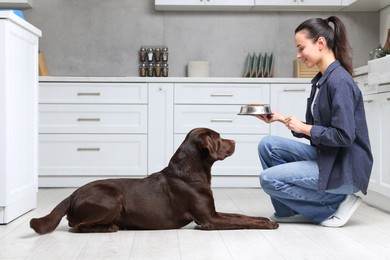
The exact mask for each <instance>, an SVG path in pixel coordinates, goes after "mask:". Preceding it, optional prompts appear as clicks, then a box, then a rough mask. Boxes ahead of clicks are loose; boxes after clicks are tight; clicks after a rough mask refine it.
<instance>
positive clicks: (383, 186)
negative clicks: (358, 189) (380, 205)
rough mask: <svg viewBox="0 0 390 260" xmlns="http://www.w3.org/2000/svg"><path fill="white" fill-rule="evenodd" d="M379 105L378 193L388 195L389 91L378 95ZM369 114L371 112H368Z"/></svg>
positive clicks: (389, 171)
mask: <svg viewBox="0 0 390 260" xmlns="http://www.w3.org/2000/svg"><path fill="white" fill-rule="evenodd" d="M379 105H380V122H381V125H380V146H381V150H380V159H379V163H380V165H381V169H380V171H379V181H380V190H379V191H380V193H382V194H383V195H385V196H386V197H390V161H389V158H390V146H389V144H390V135H389V132H390V117H389V115H390V93H383V94H381V95H380V96H379ZM370 116H371V114H370Z"/></svg>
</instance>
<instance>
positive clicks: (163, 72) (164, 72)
mask: <svg viewBox="0 0 390 260" xmlns="http://www.w3.org/2000/svg"><path fill="white" fill-rule="evenodd" d="M168 72H169V67H168V63H163V64H162V70H161V75H162V76H163V77H168Z"/></svg>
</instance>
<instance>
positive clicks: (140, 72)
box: [139, 63, 147, 77]
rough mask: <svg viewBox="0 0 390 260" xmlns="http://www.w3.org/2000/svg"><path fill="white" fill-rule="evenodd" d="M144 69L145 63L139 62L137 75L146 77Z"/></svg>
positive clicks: (145, 69)
mask: <svg viewBox="0 0 390 260" xmlns="http://www.w3.org/2000/svg"><path fill="white" fill-rule="evenodd" d="M146 71H147V68H146V64H145V63H141V64H140V65H139V76H140V77H146Z"/></svg>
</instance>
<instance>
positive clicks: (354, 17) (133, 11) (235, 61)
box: [24, 0, 380, 77]
mask: <svg viewBox="0 0 390 260" xmlns="http://www.w3.org/2000/svg"><path fill="white" fill-rule="evenodd" d="M24 14H25V17H26V20H27V21H29V22H30V23H32V24H33V25H35V26H36V27H38V28H39V29H41V30H42V32H43V36H42V38H41V39H40V49H41V51H42V52H43V53H44V55H45V58H46V63H47V66H48V70H49V74H50V75H52V76H137V75H138V62H137V58H138V56H137V55H138V49H139V48H140V46H141V45H166V46H168V47H169V55H170V56H169V66H170V76H179V77H181V76H186V65H187V63H188V61H190V60H209V61H210V62H211V64H210V66H211V69H210V70H211V73H210V74H211V76H214V77H240V76H241V75H242V74H243V68H244V61H245V58H246V56H247V54H248V53H253V52H256V53H257V54H258V53H259V52H263V53H264V52H268V53H271V52H273V53H274V55H275V56H276V64H275V75H274V76H275V77H292V75H293V65H292V64H293V60H294V58H295V55H296V49H295V44H294V38H293V37H294V29H295V28H296V27H297V26H298V25H299V23H301V22H302V21H304V20H305V19H308V18H311V17H323V18H326V17H328V16H329V15H338V16H340V17H341V18H342V19H343V21H344V22H345V24H346V27H347V29H348V34H349V38H350V42H351V46H352V48H353V55H354V67H359V66H363V65H366V63H367V60H368V53H369V51H371V50H372V49H373V48H375V47H376V46H377V45H378V39H379V21H380V15H379V12H363V13H356V12H347V13H334V12H332V13H329V12H161V11H155V10H154V0H131V1H130V0H110V1H105V0H82V1H80V0H66V1H64V0H34V3H33V8H32V9H30V10H26V11H25V12H24Z"/></svg>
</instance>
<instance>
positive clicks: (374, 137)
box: [363, 95, 381, 191]
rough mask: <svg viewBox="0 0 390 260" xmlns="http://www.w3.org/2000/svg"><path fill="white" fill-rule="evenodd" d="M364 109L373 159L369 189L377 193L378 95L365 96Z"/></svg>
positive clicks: (378, 152)
mask: <svg viewBox="0 0 390 260" xmlns="http://www.w3.org/2000/svg"><path fill="white" fill-rule="evenodd" d="M363 100H364V109H365V112H366V119H367V125H368V133H369V137H370V144H371V151H372V155H373V157H374V165H373V168H372V171H371V178H370V184H369V187H368V188H369V189H370V190H373V191H378V189H380V180H379V171H380V167H379V166H380V163H381V159H380V128H381V127H380V106H379V99H378V95H365V96H364V97H363Z"/></svg>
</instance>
